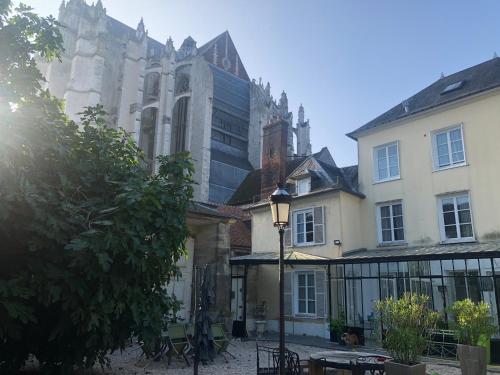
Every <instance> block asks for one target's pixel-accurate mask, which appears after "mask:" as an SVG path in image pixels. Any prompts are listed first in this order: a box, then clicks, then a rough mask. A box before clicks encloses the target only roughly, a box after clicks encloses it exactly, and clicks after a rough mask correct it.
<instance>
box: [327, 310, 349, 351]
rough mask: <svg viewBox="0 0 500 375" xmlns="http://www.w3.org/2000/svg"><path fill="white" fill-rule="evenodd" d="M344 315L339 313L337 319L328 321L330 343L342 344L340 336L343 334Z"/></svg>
mask: <svg viewBox="0 0 500 375" xmlns="http://www.w3.org/2000/svg"><path fill="white" fill-rule="evenodd" d="M345 321H346V320H345V314H344V312H342V311H341V312H339V314H338V317H337V318H335V319H331V320H330V341H331V342H338V343H339V344H342V343H343V341H342V334H343V333H344V332H345Z"/></svg>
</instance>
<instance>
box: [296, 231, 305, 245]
mask: <svg viewBox="0 0 500 375" xmlns="http://www.w3.org/2000/svg"><path fill="white" fill-rule="evenodd" d="M297 243H304V233H297Z"/></svg>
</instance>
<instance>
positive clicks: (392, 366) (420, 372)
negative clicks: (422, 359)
mask: <svg viewBox="0 0 500 375" xmlns="http://www.w3.org/2000/svg"><path fill="white" fill-rule="evenodd" d="M385 372H386V373H387V375H425V363H417V364H415V365H404V364H402V363H397V362H392V361H390V362H386V364H385Z"/></svg>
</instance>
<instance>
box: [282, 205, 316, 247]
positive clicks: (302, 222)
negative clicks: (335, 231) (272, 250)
mask: <svg viewBox="0 0 500 375" xmlns="http://www.w3.org/2000/svg"><path fill="white" fill-rule="evenodd" d="M323 211H324V209H323V207H322V206H320V207H314V208H308V209H304V210H298V211H294V213H293V215H292V217H293V221H292V223H290V228H293V229H291V231H290V230H288V232H287V231H285V245H286V246H291V245H292V244H291V239H292V238H293V244H294V245H297V246H304V245H315V244H324V243H325V225H324V212H323Z"/></svg>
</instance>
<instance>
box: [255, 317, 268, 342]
mask: <svg viewBox="0 0 500 375" xmlns="http://www.w3.org/2000/svg"><path fill="white" fill-rule="evenodd" d="M266 325H267V321H266V320H256V321H255V330H256V333H257V337H258V338H259V339H261V338H262V337H263V336H264V332H266Z"/></svg>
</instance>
